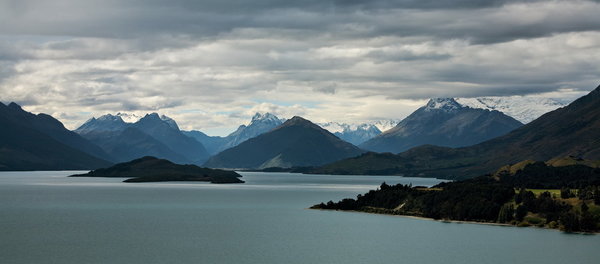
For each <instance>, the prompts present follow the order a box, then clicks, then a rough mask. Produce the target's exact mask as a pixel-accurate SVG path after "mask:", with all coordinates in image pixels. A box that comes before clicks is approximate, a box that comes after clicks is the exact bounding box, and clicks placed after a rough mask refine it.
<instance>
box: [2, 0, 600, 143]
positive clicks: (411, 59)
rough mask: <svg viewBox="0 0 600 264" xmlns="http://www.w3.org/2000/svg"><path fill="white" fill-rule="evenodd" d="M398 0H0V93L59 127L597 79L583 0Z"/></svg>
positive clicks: (328, 113) (555, 86)
mask: <svg viewBox="0 0 600 264" xmlns="http://www.w3.org/2000/svg"><path fill="white" fill-rule="evenodd" d="M410 2H412V3H415V2H414V1H408V2H402V1H398V3H387V2H386V3H379V2H377V1H373V2H372V5H368V4H367V5H347V6H346V5H344V6H341V4H340V6H336V5H333V4H327V3H325V4H323V2H322V1H315V2H314V3H312V2H311V3H310V5H308V6H307V7H298V6H295V5H292V6H288V4H286V3H284V2H281V3H279V2H276V1H275V2H260V1H259V2H256V3H255V6H246V5H244V4H243V3H239V4H240V5H244V7H245V9H243V8H241V9H238V10H237V11H236V12H233V11H232V10H229V9H227V8H225V6H223V5H222V4H221V3H220V2H219V1H214V2H213V1H205V2H202V4H203V5H198V6H196V5H194V4H193V3H181V5H176V4H172V5H171V4H169V5H166V4H165V3H162V2H160V1H158V2H153V3H152V4H145V5H142V4H141V2H139V3H138V2H129V1H125V2H121V1H119V2H117V1H115V2H105V1H81V2H77V3H73V2H71V1H60V2H57V3H55V4H53V5H50V4H47V3H44V1H42V2H36V1H13V2H8V4H6V3H4V5H5V6H0V10H2V11H0V100H1V101H4V102H9V101H16V102H18V103H21V104H23V105H24V106H25V109H27V110H31V111H35V112H46V113H50V114H53V115H54V116H55V117H58V118H60V119H61V121H63V122H65V124H66V125H67V126H68V127H69V128H75V127H76V126H77V125H79V124H81V123H82V122H83V121H85V120H86V119H88V118H90V117H91V116H98V115H101V114H105V113H109V112H110V113H116V112H119V111H127V112H135V113H138V114H141V113H146V112H152V111H158V112H161V113H164V114H167V115H169V116H172V117H173V118H175V120H177V121H178V123H180V126H181V127H182V128H185V129H192V128H195V129H201V130H206V131H217V130H218V131H225V130H227V129H230V130H232V129H234V128H235V127H236V126H237V125H239V124H242V123H245V122H247V121H248V120H249V118H250V117H251V116H252V114H253V113H254V112H256V111H260V112H266V111H269V112H274V113H275V114H277V115H280V116H282V117H287V118H289V117H291V116H293V115H303V116H305V117H307V118H310V119H314V120H315V121H317V122H325V121H341V122H351V121H352V122H362V121H368V120H375V119H399V118H403V117H405V116H406V115H408V114H409V113H410V112H411V111H413V110H414V109H416V108H418V107H419V106H420V105H421V104H422V103H424V102H425V100H426V98H429V97H446V96H447V97H473V96H490V95H520V94H539V93H553V95H556V94H558V95H560V94H562V95H564V96H571V95H572V94H573V93H578V94H581V93H582V91H589V90H591V89H593V88H594V87H596V86H597V84H598V80H599V79H600V78H599V77H600V74H599V73H600V64H598V63H597V62H598V61H599V60H600V18H599V17H598V16H597V13H598V12H599V11H600V4H598V3H596V2H591V1H540V2H536V1H534V2H530V1H528V2H527V3H513V2H512V1H509V2H507V3H503V4H498V5H489V4H487V3H486V1H481V2H478V1H462V2H457V3H458V4H463V5H464V8H451V7H449V6H447V5H443V4H441V3H438V2H435V1H433V2H431V1H423V2H422V3H417V4H418V6H416V8H409V9H407V8H406V7H410V6H408V4H407V3H410ZM186 4H190V5H192V6H186ZM396 4H397V5H396ZM290 5H291V4H290ZM388 5H392V6H388ZM270 6H273V7H272V8H271V7H270ZM4 7H6V8H4ZM67 7H68V8H67ZM58 8H66V9H65V10H69V11H71V12H69V14H68V15H67V16H61V17H56V15H55V14H54V13H53V10H54V11H56V10H57V9H58ZM206 8H208V9H206ZM211 8H212V9H211ZM205 9H206V10H205ZM199 10H204V11H199ZM207 10H208V11H211V10H212V11H213V12H212V13H211V12H208V11H207ZM91 11H93V12H91ZM129 11H135V12H134V13H131V12H129ZM554 97H556V96H554ZM222 133H225V132H222Z"/></svg>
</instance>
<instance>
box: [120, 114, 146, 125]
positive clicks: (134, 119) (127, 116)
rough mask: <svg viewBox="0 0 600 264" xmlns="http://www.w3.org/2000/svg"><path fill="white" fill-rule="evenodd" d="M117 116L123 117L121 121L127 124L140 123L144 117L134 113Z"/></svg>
mask: <svg viewBox="0 0 600 264" xmlns="http://www.w3.org/2000/svg"><path fill="white" fill-rule="evenodd" d="M116 116H119V117H121V119H123V121H125V122H126V123H135V122H137V121H139V120H140V119H142V117H143V116H140V115H136V114H133V113H121V112H119V113H117V114H116Z"/></svg>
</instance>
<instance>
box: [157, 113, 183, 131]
mask: <svg viewBox="0 0 600 264" xmlns="http://www.w3.org/2000/svg"><path fill="white" fill-rule="evenodd" d="M160 120H162V121H164V122H165V123H167V124H168V125H169V126H170V127H172V128H174V129H177V130H179V126H178V125H177V122H175V120H173V118H170V117H168V116H166V115H161V116H160Z"/></svg>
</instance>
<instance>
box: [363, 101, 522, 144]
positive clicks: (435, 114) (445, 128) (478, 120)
mask: <svg viewBox="0 0 600 264" xmlns="http://www.w3.org/2000/svg"><path fill="white" fill-rule="evenodd" d="M522 125H523V124H522V123H521V122H519V121H517V120H515V119H514V118H512V117H510V116H507V115H505V114H503V113H501V112H499V111H495V110H493V111H490V110H485V109H478V108H471V107H465V106H462V105H460V104H459V103H458V102H456V100H454V99H452V98H435V99H431V100H429V102H428V103H427V105H425V106H423V107H421V108H419V109H417V110H416V111H415V112H413V113H412V114H410V115H409V116H408V117H406V118H405V119H403V120H402V121H401V122H400V123H398V125H396V126H395V127H394V128H392V129H390V130H388V131H385V132H384V133H382V134H380V135H378V136H376V137H374V138H372V139H370V140H368V141H366V142H364V143H363V144H361V145H360V147H361V148H363V149H366V150H371V151H376V152H392V153H399V152H402V151H405V150H408V149H410V148H412V147H416V146H420V145H425V144H431V145H436V146H446V147H462V146H469V145H473V144H477V143H480V142H483V141H485V140H488V139H491V138H494V137H497V136H501V135H504V134H506V133H508V132H510V131H512V130H513V129H515V128H518V127H520V126H522Z"/></svg>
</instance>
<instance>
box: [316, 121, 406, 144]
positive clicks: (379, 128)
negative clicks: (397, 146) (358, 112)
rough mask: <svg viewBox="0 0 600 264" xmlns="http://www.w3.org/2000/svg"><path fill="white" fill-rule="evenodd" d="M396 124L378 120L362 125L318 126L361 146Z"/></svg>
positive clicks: (336, 123) (334, 124)
mask: <svg viewBox="0 0 600 264" xmlns="http://www.w3.org/2000/svg"><path fill="white" fill-rule="evenodd" d="M396 124H398V121H396V120H377V121H373V122H369V123H360V124H347V123H338V122H327V123H319V124H318V125H319V126H320V127H322V128H323V129H326V130H327V131H329V132H331V133H333V134H334V135H336V136H337V137H339V138H341V139H343V140H345V141H347V142H350V143H352V144H354V145H359V144H362V143H363V142H365V141H367V140H369V139H372V138H374V137H376V136H377V135H379V134H381V133H382V132H383V131H386V130H389V129H391V128H393V127H394V126H396Z"/></svg>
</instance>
